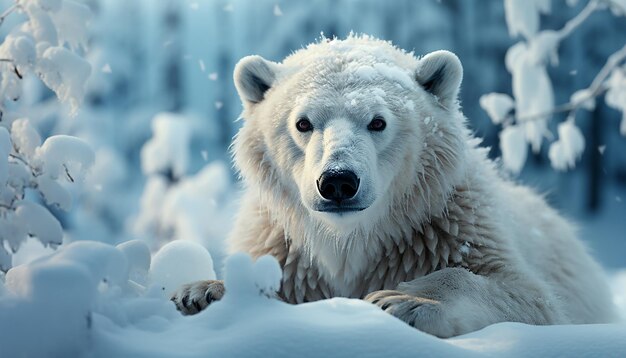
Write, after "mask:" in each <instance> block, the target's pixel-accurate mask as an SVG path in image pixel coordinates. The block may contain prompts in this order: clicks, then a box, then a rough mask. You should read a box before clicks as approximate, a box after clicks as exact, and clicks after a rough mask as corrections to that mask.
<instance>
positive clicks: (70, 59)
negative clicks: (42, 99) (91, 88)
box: [39, 47, 91, 114]
mask: <svg viewBox="0 0 626 358" xmlns="http://www.w3.org/2000/svg"><path fill="white" fill-rule="evenodd" d="M39 71H40V76H41V80H42V81H43V82H44V83H45V84H46V86H48V87H50V89H52V90H53V91H54V92H55V93H56V95H57V97H59V100H61V102H68V103H69V104H70V113H71V114H76V112H77V111H78V107H79V106H80V104H81V103H82V99H83V97H84V95H85V84H86V83H87V79H88V78H89V75H90V74H91V66H90V65H89V63H88V62H87V61H85V60H84V59H82V58H81V57H80V56H78V55H76V54H75V53H73V52H71V51H70V50H68V49H66V48H64V47H49V48H47V49H46V50H45V51H44V52H43V55H42V58H41V60H40V61H39Z"/></svg>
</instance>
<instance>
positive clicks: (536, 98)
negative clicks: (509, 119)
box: [505, 42, 554, 152]
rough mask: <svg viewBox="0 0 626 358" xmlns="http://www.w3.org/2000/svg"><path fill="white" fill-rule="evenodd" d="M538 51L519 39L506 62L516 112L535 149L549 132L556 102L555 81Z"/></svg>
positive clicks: (539, 147) (535, 149) (535, 150)
mask: <svg viewBox="0 0 626 358" xmlns="http://www.w3.org/2000/svg"><path fill="white" fill-rule="evenodd" d="M536 57H537V55H536V54H534V52H533V51H531V50H530V49H529V47H528V45H527V44H526V43H523V42H519V43H517V44H515V45H514V46H512V47H511V48H510V49H509V50H508V51H507V53H506V57H505V62H506V67H507V69H508V71H509V72H510V73H511V77H512V82H513V97H515V114H516V117H517V118H518V119H520V123H523V128H524V131H525V136H526V140H528V142H530V144H531V146H532V149H533V151H534V152H538V151H539V150H540V149H541V142H542V141H543V137H544V135H545V134H546V133H547V129H546V128H547V126H546V120H547V119H549V118H550V117H551V116H550V115H549V113H550V112H551V110H552V108H553V106H554V93H553V91H552V83H551V81H550V77H549V76H548V72H547V70H546V68H545V65H544V64H538V63H536V62H535V60H534V58H536Z"/></svg>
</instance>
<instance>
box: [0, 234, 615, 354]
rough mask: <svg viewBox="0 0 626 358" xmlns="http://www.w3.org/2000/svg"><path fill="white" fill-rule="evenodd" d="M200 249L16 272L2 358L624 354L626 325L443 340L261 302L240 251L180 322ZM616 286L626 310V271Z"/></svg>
mask: <svg viewBox="0 0 626 358" xmlns="http://www.w3.org/2000/svg"><path fill="white" fill-rule="evenodd" d="M196 245H197V244H193V243H189V244H181V243H177V244H175V245H172V244H170V245H167V246H165V247H164V249H162V250H161V252H160V253H159V254H158V255H159V257H158V258H157V257H156V256H155V259H154V260H152V265H151V259H150V254H149V251H148V248H147V246H146V245H145V244H143V243H141V242H139V241H134V242H130V243H126V244H123V245H120V246H118V247H117V248H115V247H113V246H110V245H106V244H102V243H98V242H77V243H73V244H70V245H68V246H65V247H64V248H62V249H60V250H59V251H57V252H56V253H54V254H53V255H50V256H48V257H44V258H40V259H38V260H35V261H34V262H32V263H30V264H26V265H22V266H20V267H17V268H14V269H12V270H11V271H10V272H9V274H8V275H7V277H6V283H5V284H0V347H1V350H0V356H2V357H15V356H20V357H48V356H61V357H67V356H85V357H206V356H216V357H226V356H238V357H239V356H272V357H277V356H284V357H319V356H359V357H379V356H392V357H404V356H417V355H418V356H426V357H437V356H446V357H448V356H465V357H473V356H480V357H491V356H504V355H507V356H513V357H537V356H541V357H556V356H561V357H573V356H576V357H584V356H587V357H612V356H613V357H618V356H622V355H623V354H624V352H626V339H624V337H626V323H615V324H604V325H585V326H544V327H534V326H528V325H523V324H517V323H501V324H496V325H493V326H490V327H487V328H485V329H483V330H481V331H479V332H475V333H472V334H468V335H464V336H461V337H457V338H454V339H447V340H442V339H438V338H435V337H433V336H430V335H427V334H424V333H422V332H419V331H417V330H415V329H412V328H410V327H408V326H407V325H405V324H404V323H402V322H401V321H399V320H397V319H395V318H393V317H391V316H390V315H388V314H385V313H384V312H382V311H380V310H379V309H378V308H376V307H375V306H373V305H370V304H368V303H365V302H363V301H360V300H352V299H343V298H335V299H332V300H326V301H320V302H314V303H308V304H302V305H295V306H294V305H288V304H285V303H282V302H279V301H276V300H273V299H268V298H267V297H265V296H263V295H261V294H259V292H260V291H264V292H268V291H271V290H272V289H274V288H276V287H278V285H279V282H280V269H279V267H278V264H277V263H276V261H275V260H273V259H272V258H269V257H265V258H262V259H260V260H258V261H257V262H256V263H253V262H252V261H251V260H250V258H249V257H248V256H246V255H244V254H240V255H236V256H234V257H232V258H230V259H229V260H227V262H226V271H225V280H226V289H227V292H228V293H227V294H226V296H225V297H224V299H223V300H222V301H220V302H217V303H215V304H213V305H211V306H210V307H209V308H208V309H207V310H206V311H204V312H202V313H200V314H198V315H195V316H190V317H183V316H181V315H179V314H178V312H177V311H176V310H175V308H174V305H173V304H172V303H171V302H169V301H168V300H167V297H166V295H165V293H164V292H165V291H167V290H169V287H171V286H172V285H174V286H175V285H177V284H178V283H179V282H184V281H186V280H189V279H190V278H193V277H191V276H189V275H190V274H192V275H193V274H195V272H196V271H197V270H198V269H200V270H205V272H206V273H207V274H212V268H211V267H210V264H211V262H210V256H209V255H203V254H197V250H198V246H196ZM168 251H169V252H168ZM194 252H195V253H194ZM171 253H175V255H169V254H171ZM184 263H190V264H189V265H187V266H185V265H184ZM163 272H168V273H163ZM0 282H1V281H0ZM614 284H615V285H614V288H615V289H616V302H617V303H619V304H621V309H622V311H623V313H625V314H626V271H623V272H621V273H619V274H617V275H616V276H615V278H614ZM144 287H147V288H144ZM164 287H167V289H166V290H163V288H164ZM622 322H623V321H622ZM33 342H36V343H35V344H34V343H33Z"/></svg>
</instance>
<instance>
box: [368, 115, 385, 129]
mask: <svg viewBox="0 0 626 358" xmlns="http://www.w3.org/2000/svg"><path fill="white" fill-rule="evenodd" d="M386 126H387V122H385V119H384V118H383V116H381V115H375V116H374V119H372V121H371V122H370V124H368V125H367V129H369V130H371V131H376V132H380V131H382V130H383V129H385V127H386Z"/></svg>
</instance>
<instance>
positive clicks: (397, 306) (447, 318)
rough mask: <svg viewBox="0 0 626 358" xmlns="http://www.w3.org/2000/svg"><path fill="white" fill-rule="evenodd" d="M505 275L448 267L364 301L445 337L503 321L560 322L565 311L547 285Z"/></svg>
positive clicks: (513, 275)
mask: <svg viewBox="0 0 626 358" xmlns="http://www.w3.org/2000/svg"><path fill="white" fill-rule="evenodd" d="M502 275H503V276H500V274H498V275H494V276H489V277H487V276H480V275H476V274H473V273H471V272H470V271H468V270H465V269H463V268H445V269H442V270H439V271H435V272H433V273H431V274H429V275H427V276H424V277H420V278H418V279H415V280H413V281H410V282H404V283H401V284H399V285H398V287H397V288H396V290H381V291H374V292H372V293H370V294H369V295H367V296H366V297H365V300H366V301H368V302H371V303H374V304H376V305H377V306H379V307H380V308H381V309H383V310H384V311H386V312H388V313H390V314H392V315H393V316H395V317H397V318H399V319H401V320H402V321H404V322H406V323H408V324H409V325H411V326H413V327H415V328H417V329H419V330H421V331H424V332H426V333H430V334H432V335H435V336H438V337H442V338H447V337H453V336H457V335H460V334H464V333H469V332H473V331H476V330H479V329H481V328H483V327H486V326H488V325H490V324H493V323H497V322H504V321H514V322H523V323H529V324H555V323H559V322H561V314H560V313H559V312H558V310H557V309H556V308H555V306H557V305H555V304H554V302H553V300H552V299H551V297H550V294H549V292H548V291H547V290H546V288H544V287H541V285H540V284H538V283H537V282H533V281H532V280H530V279H528V278H525V277H523V275H515V274H512V273H507V274H502ZM504 276H506V280H505V279H504V278H505V277H504Z"/></svg>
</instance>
